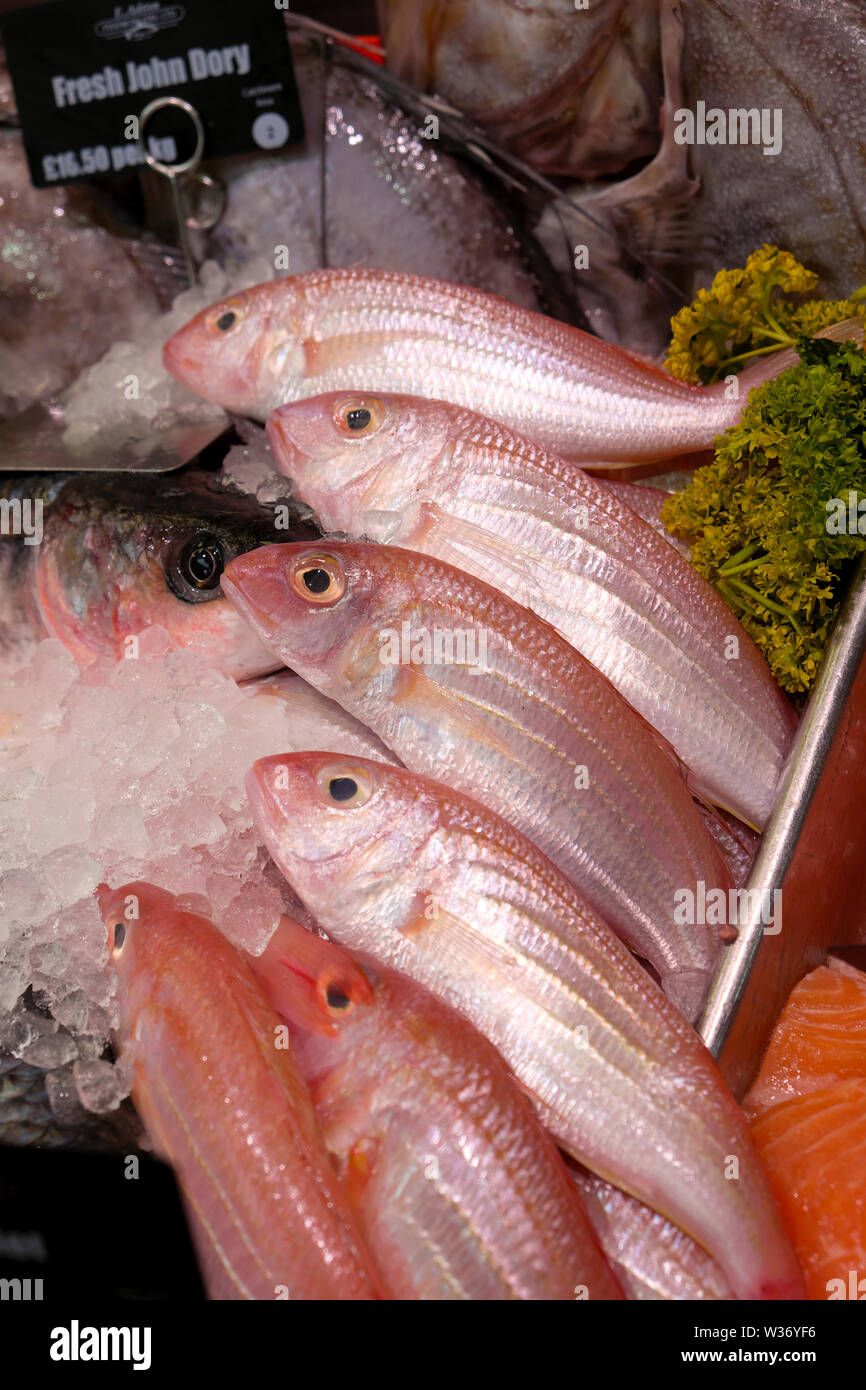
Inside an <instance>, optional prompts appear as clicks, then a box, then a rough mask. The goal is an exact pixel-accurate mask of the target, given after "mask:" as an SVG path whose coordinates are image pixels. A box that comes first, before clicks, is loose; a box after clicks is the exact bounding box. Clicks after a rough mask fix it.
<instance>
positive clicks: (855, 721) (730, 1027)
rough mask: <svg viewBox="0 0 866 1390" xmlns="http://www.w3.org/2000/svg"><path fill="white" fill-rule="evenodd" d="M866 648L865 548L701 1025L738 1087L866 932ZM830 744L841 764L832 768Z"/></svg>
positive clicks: (745, 1082) (748, 1079)
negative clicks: (798, 1000)
mask: <svg viewBox="0 0 866 1390" xmlns="http://www.w3.org/2000/svg"><path fill="white" fill-rule="evenodd" d="M864 652H866V556H864V557H863V559H861V561H860V563H859V565H858V567H857V570H856V572H855V574H854V577H853V580H852V582H851V585H850V588H849V591H848V594H847V597H846V599H845V602H844V604H843V607H842V610H841V612H840V614H839V618H838V621H837V623H836V626H835V629H834V631H833V635H832V637H831V639H830V642H829V644H828V647H827V652H826V656H825V660H824V664H823V666H822V668H821V672H820V674H819V676H818V680H817V681H816V683H815V687H814V689H813V692H812V695H811V698H810V700H809V703H808V705H807V707H806V710H805V711H804V714H803V718H802V721H801V723H800V726H799V728H798V730H797V734H796V737H795V741H794V745H793V747H792V749H791V754H790V756H789V759H788V762H787V765H786V767H785V770H784V772H783V775H782V778H781V780H780V783H779V790H778V795H777V800H776V806H775V809H774V811H773V814H772V816H771V818H770V821H769V823H768V825H767V827H766V830H765V831H764V834H763V836H762V839H761V844H760V846H759V850H758V854H757V856H756V858H755V862H754V864H753V866H752V871H751V874H750V876H749V880H748V884H747V885H746V886H747V888H748V889H750V890H757V892H755V893H754V894H753V896H752V897H751V898H750V899H749V900H748V901H749V908H748V911H747V913H746V915H745V917H744V918H743V919H742V920H741V921H740V923H739V932H738V936H737V939H736V941H735V942H733V943H732V944H731V945H730V946H729V947H726V948H725V951H724V954H723V956H722V959H721V961H720V964H719V966H718V968H717V971H716V974H715V977H714V979H713V982H712V984H711V987H710V992H709V995H708V997H707V1002H706V1005H705V1007H704V1011H703V1014H702V1017H701V1020H700V1022H699V1025H698V1028H699V1032H700V1034H701V1037H702V1038H703V1039H704V1041H705V1043H706V1044H707V1046H708V1047H709V1048H710V1050H711V1051H712V1052H713V1053H714V1054H715V1055H716V1057H717V1058H718V1059H719V1063H720V1066H721V1068H722V1071H723V1072H724V1073H725V1075H726V1077H727V1079H728V1082H729V1084H730V1085H731V1087H732V1089H733V1090H734V1092H735V1094H737V1095H739V1096H741V1095H742V1094H743V1092H744V1091H745V1090H746V1089H747V1088H748V1085H749V1084H750V1082H751V1080H752V1078H753V1076H754V1073H755V1071H756V1070H757V1067H758V1065H759V1063H760V1059H761V1056H762V1055H763V1052H764V1049H765V1047H766V1044H767V1041H768V1040H769V1034H770V1031H771V1029H772V1026H773V1023H774V1021H775V1019H776V1017H777V1016H778V1014H779V1012H780V1010H781V1008H782V1007H783V1005H784V1003H785V1000H786V999H787V996H788V993H789V992H790V990H791V989H792V988H793V986H794V985H795V984H796V983H797V981H798V980H799V979H801V978H802V976H803V975H804V974H806V973H807V971H808V970H810V969H812V968H813V966H814V965H815V964H817V963H819V960H820V959H821V958H822V956H823V954H824V952H825V950H826V949H829V948H830V947H832V946H833V945H836V946H849V945H853V944H856V943H857V941H858V940H859V939H860V937H859V932H860V930H861V928H860V927H859V926H858V916H859V912H860V911H861V910H862V909H860V908H859V905H857V904H855V903H853V902H851V897H852V895H853V894H854V892H855V888H856V882H857V880H856V879H852V878H851V861H852V849H853V850H854V852H855V854H856V847H857V845H858V843H859V845H860V847H861V862H862V863H863V864H866V759H861V758H859V757H858V756H856V755H855V754H854V752H853V751H852V755H851V757H850V759H848V760H847V761H846V753H847V748H846V740H848V739H852V750H853V749H854V742H853V735H854V734H857V735H859V734H860V733H861V732H862V733H863V734H864V739H866V717H864V716H863V714H862V712H861V707H858V710H854V709H852V706H851V695H852V690H853V688H854V685H855V681H856V680H857V677H858V672H859V673H860V676H861V677H864V673H866V663H864V660H863V658H864ZM864 681H866V677H864ZM857 725H859V726H862V727H857V728H855V727H854V726H857ZM831 750H833V751H834V757H835V764H836V767H835V769H833V770H832V772H831V769H830V768H829V767H828V760H829V759H830V755H831ZM849 762H850V765H848V764H849ZM834 774H835V775H836V776H837V777H842V776H844V778H845V785H844V796H836V797H835V799H834V786H833V785H832V776H833V775H834ZM828 778H829V781H828ZM852 778H853V779H854V783H852V781H851V779H852ZM840 786H841V783H840ZM861 791H862V800H861V799H860V793H861ZM819 801H820V802H821V805H820V815H818V814H817V813H818V810H819V807H818V802H819ZM858 806H859V807H861V808H862V810H861V815H860V816H856V809H857V807H858ZM852 808H853V809H854V811H855V818H854V819H853V820H852V816H851V815H850V814H849V813H850V812H851V811H852ZM810 812H812V814H811V815H810ZM819 841H820V847H819V844H818V842H819ZM810 851H811V852H810ZM809 859H811V860H812V861H813V862H812V863H811V864H810V863H808V862H807V861H808V860H809ZM816 868H817V869H818V870H819V872H821V873H823V875H824V878H825V880H826V886H827V888H828V889H829V891H821V892H820V893H814V892H813V893H811V896H812V898H813V899H814V901H812V902H810V901H808V899H809V897H810V884H812V885H814V882H815V869H816ZM776 889H780V890H781V903H782V922H781V930H780V931H779V932H778V933H777V934H776V933H774V932H773V929H772V927H771V928H770V931H769V932H768V931H767V928H766V927H765V924H764V920H762V916H761V901H762V896H763V895H766V894H767V893H770V894H772V893H773V891H774V890H776ZM759 895H761V896H759ZM764 901H771V899H769V900H768V899H766V898H764ZM846 907H847V909H848V910H847V911H846Z"/></svg>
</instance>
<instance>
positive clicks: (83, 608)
mask: <svg viewBox="0 0 866 1390" xmlns="http://www.w3.org/2000/svg"><path fill="white" fill-rule="evenodd" d="M0 504H2V505H3V506H4V508H5V511H4V519H5V517H6V515H7V514H8V527H7V528H6V534H4V535H3V536H0V660H2V664H3V665H4V666H14V665H22V664H23V663H24V662H26V661H27V660H28V659H29V656H30V655H31V654H32V651H33V649H34V648H35V646H36V644H37V643H38V642H39V641H41V640H42V639H43V638H45V637H49V636H52V637H58V638H59V639H60V640H61V641H62V642H63V644H64V646H66V647H67V648H68V649H69V650H70V651H71V652H72V653H73V655H74V656H75V657H76V658H77V659H78V660H79V661H82V662H87V661H89V660H92V658H93V657H94V656H97V655H103V654H108V655H112V656H115V657H122V656H123V655H124V654H125V652H126V648H125V646H124V642H125V639H128V638H129V637H131V636H135V635H136V634H137V633H139V632H141V631H142V630H143V629H145V628H147V627H150V626H152V625H155V624H158V625H160V626H162V627H164V628H165V629H166V630H167V631H168V632H169V633H170V635H171V636H172V638H173V639H174V641H175V642H176V644H177V645H179V646H195V647H197V648H199V649H200V650H202V651H204V652H206V653H208V654H209V655H210V656H212V657H213V661H214V664H215V665H217V666H218V667H219V668H220V669H221V670H222V671H223V672H224V673H225V674H226V675H231V676H234V677H236V678H237V679H245V678H247V677H250V676H255V675H260V674H263V673H264V672H266V671H272V670H274V669H275V667H276V665H277V663H276V662H275V661H274V660H273V658H272V656H271V655H270V654H269V653H268V652H267V651H266V650H265V649H264V648H263V647H262V646H261V644H260V643H259V642H257V641H256V640H255V639H254V638H253V637H252V634H251V633H250V631H249V629H248V628H247V627H246V625H245V624H243V623H241V622H239V621H238V618H237V615H236V613H235V612H234V610H233V608H232V607H231V605H230V604H228V603H227V602H226V600H225V598H224V596H223V594H222V593H221V590H220V587H219V581H220V577H221V574H222V571H223V568H224V566H225V565H226V563H227V562H228V561H229V560H230V559H231V558H232V557H233V556H235V555H237V554H238V553H239V552H240V551H241V550H244V549H247V548H249V547H251V546H256V545H261V544H264V543H266V542H268V541H273V540H274V538H275V537H276V536H277V535H279V534H280V533H279V531H278V530H277V529H276V515H277V514H276V512H275V510H274V508H273V507H271V508H267V507H264V506H260V505H259V504H257V503H256V502H255V500H254V499H251V498H242V497H235V496H232V495H230V494H228V493H225V492H220V491H219V490H218V489H217V488H215V487H214V486H213V485H212V482H211V479H210V477H209V475H208V474H206V473H204V472H203V471H199V470H189V471H187V472H185V473H183V474H182V475H173V476H172V477H171V478H166V477H161V476H146V475H142V474H135V475H123V476H120V475H111V476H106V475H102V476H99V475H93V474H82V475H73V476H72V477H70V476H69V475H60V476H57V475H53V476H49V475H43V476H41V477H39V478H38V479H35V478H34V477H33V476H32V475H27V476H22V477H20V478H13V479H9V480H8V481H6V482H4V483H3V484H2V485H0ZM37 504H38V505H39V506H40V507H41V518H42V519H41V522H40V523H39V525H40V526H41V536H39V537H38V544H34V543H31V540H32V539H36V526H37V519H38V517H39V515H40V513H39V512H37V511H36V510H35V508H36V505H37ZM16 518H18V519H19V520H18V521H17V524H18V525H19V527H21V528H25V527H26V529H24V530H20V531H19V534H17V535H10V534H9V533H8V532H9V530H11V529H12V526H13V523H16ZM290 525H291V522H290ZM294 529H295V530H296V531H297V533H298V534H299V535H305V536H311V535H313V534H315V532H314V530H313V528H312V527H310V526H305V525H303V524H302V523H300V522H298V523H296V526H295V528H294ZM26 530H30V531H31V533H32V536H31V538H28V535H27V534H26Z"/></svg>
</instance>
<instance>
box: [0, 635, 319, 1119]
mask: <svg viewBox="0 0 866 1390" xmlns="http://www.w3.org/2000/svg"><path fill="white" fill-rule="evenodd" d="M139 652H140V656H139V659H137V660H121V661H118V662H115V661H111V660H108V659H102V660H99V661H97V662H95V663H94V664H93V665H91V666H89V667H88V668H87V669H86V670H85V671H83V672H81V671H79V668H78V666H77V665H76V663H75V661H74V659H73V658H72V656H71V655H70V654H69V653H68V652H67V651H66V650H65V649H64V648H63V646H62V645H61V644H60V643H59V642H58V641H56V640H53V639H51V640H48V641H45V642H42V643H41V644H40V646H39V647H38V649H37V651H36V654H35V656H34V659H33V661H32V662H31V663H30V665H29V666H27V667H25V668H24V669H23V670H20V671H18V672H16V674H15V675H14V676H12V677H11V678H9V680H8V683H7V684H5V685H0V845H2V856H0V1051H3V1052H6V1053H7V1054H12V1055H13V1056H15V1057H17V1058H20V1059H21V1060H22V1061H24V1062H28V1063H30V1064H32V1065H34V1066H39V1067H43V1068H45V1069H46V1070H47V1071H49V1073H50V1076H49V1082H50V1084H49V1085H48V1094H49V1097H50V1098H52V1102H53V1099H54V1098H55V1097H56V1099H57V1103H58V1106H59V1107H60V1109H61V1110H62V1109H64V1108H69V1106H70V1105H71V1104H72V1102H75V1103H76V1104H80V1105H83V1106H84V1107H85V1108H86V1109H88V1110H92V1111H102V1110H108V1109H111V1108H112V1107H114V1106H116V1105H118V1104H119V1102H120V1100H121V1099H122V1098H123V1096H124V1095H125V1094H126V1093H127V1092H128V1089H129V1086H128V1081H127V1078H126V1077H124V1076H123V1075H121V1074H119V1073H118V1072H117V1069H116V1068H115V1067H114V1066H112V1065H111V1064H110V1063H109V1062H107V1061H105V1060H104V1059H103V1053H104V1051H105V1049H106V1045H107V1043H108V1041H109V1034H110V1030H111V1027H112V1026H113V1025H114V1023H115V1022H116V1019H115V1014H114V983H113V979H112V977H111V974H110V972H109V971H107V970H106V965H107V960H108V951H107V945H106V938H105V931H104V928H103V924H102V921H101V918H100V914H99V911H98V908H97V905H96V902H95V899H94V898H93V890H94V889H95V888H96V886H97V884H98V883H100V882H101V881H103V880H104V881H106V882H107V883H109V884H110V885H111V886H112V887H117V886H120V885H122V884H123V883H126V882H128V881H130V880H133V879H138V878H141V879H146V880H149V881H151V882H153V883H155V884H156V885H157V886H159V887H161V888H165V889H168V890H169V891H170V892H173V893H176V894H178V895H181V896H182V897H184V898H187V899H189V898H193V897H195V898H197V899H198V901H196V902H195V903H193V902H190V903H189V904H188V905H189V906H190V907H192V908H195V909H197V910H202V902H204V903H206V904H207V905H208V906H209V908H210V915H212V917H213V919H214V921H215V922H216V923H217V924H218V925H219V927H220V928H221V929H222V930H223V931H224V932H225V933H226V935H227V936H228V937H229V938H230V939H231V940H232V941H234V942H235V943H236V944H237V945H239V946H243V947H245V948H246V949H248V950H251V951H253V952H258V951H261V950H262V949H263V948H264V946H265V944H266V942H267V940H268V939H269V937H270V934H271V932H272V930H273V928H274V926H275V925H276V922H277V919H278V917H279V914H280V912H281V911H284V910H286V908H287V907H290V898H289V895H288V890H287V889H286V888H285V885H284V884H283V882H282V880H281V878H280V875H279V873H278V872H277V870H276V869H275V868H274V866H273V865H272V863H271V861H270V859H269V857H268V855H267V852H266V851H265V849H264V847H263V845H262V844H261V843H260V841H259V839H258V836H257V834H256V832H255V829H254V826H253V820H252V815H251V813H250V810H249V806H248V803H247V798H246V795H245V792H244V788H243V778H244V775H245V773H246V772H247V771H248V769H249V767H250V766H251V764H252V763H253V762H254V761H255V759H256V758H259V757H263V756H265V755H267V754H269V753H277V752H281V751H287V750H289V749H291V748H295V747H304V746H308V747H309V746H315V741H314V743H313V744H312V745H311V744H310V743H309V742H307V743H306V744H304V742H303V738H304V737H305V736H308V734H309V732H310V729H311V727H313V728H314V727H315V722H316V721H315V718H313V720H312V725H311V723H310V720H309V719H307V718H306V717H305V716H304V717H302V716H301V715H299V713H298V711H297V709H294V708H293V707H292V705H291V704H290V703H289V702H288V701H287V699H286V698H285V697H276V695H275V690H274V687H273V685H268V684H267V683H264V684H262V683H259V684H258V685H246V686H238V685H237V684H236V683H235V682H234V681H233V680H232V679H231V678H230V677H227V676H223V675H221V674H220V673H219V672H217V671H214V670H211V669H208V668H207V666H206V663H205V661H204V659H203V658H202V657H201V656H200V655H198V654H197V653H195V652H193V651H189V650H170V643H169V641H168V639H167V634H166V633H165V632H164V631H163V630H162V629H159V628H151V629H149V630H148V631H147V632H145V633H143V634H142V635H141V639H140V643H139ZM310 693H311V694H312V692H310ZM304 725H306V727H304ZM34 1001H35V1004H36V1007H34ZM39 1010H42V1012H40V1011H39ZM46 1011H47V1012H46ZM76 1096H77V1101H76V1100H75V1098H76Z"/></svg>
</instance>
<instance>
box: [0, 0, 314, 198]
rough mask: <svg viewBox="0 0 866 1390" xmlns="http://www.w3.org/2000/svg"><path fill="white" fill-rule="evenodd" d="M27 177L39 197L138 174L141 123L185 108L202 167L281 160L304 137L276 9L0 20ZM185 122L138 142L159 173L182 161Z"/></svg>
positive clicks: (198, 1) (220, 0)
mask: <svg viewBox="0 0 866 1390" xmlns="http://www.w3.org/2000/svg"><path fill="white" fill-rule="evenodd" d="M0 29H2V33H3V41H4V44H5V47H6V58H7V62H8V64H9V72H10V76H11V78H12V86H13V88H14V91H15V100H16V102H17V104H18V114H19V117H20V120H21V128H22V133H23V137H24V148H25V150H26V152H27V158H28V161H29V164H30V176H31V178H32V180H33V182H34V184H35V185H36V186H37V188H45V187H49V186H51V185H53V184H57V183H71V182H72V181H73V180H75V179H86V178H93V177H95V176H97V175H100V176H102V175H111V174H120V173H123V172H125V171H126V170H127V169H130V168H134V167H135V166H136V165H139V164H143V163H144V155H143V153H142V152H141V148H140V146H139V144H138V133H139V132H138V118H139V117H140V115H141V112H142V111H143V110H144V108H145V107H146V106H147V105H148V104H149V103H150V102H152V101H154V100H155V99H157V98H158V97H163V96H176V97H182V98H183V99H184V100H185V101H188V102H189V103H190V104H191V105H192V106H193V107H195V109H196V111H197V112H198V114H199V116H200V117H201V120H202V124H203V126H204V130H205V147H204V158H205V159H211V158H213V157H215V156H218V155H229V154H244V153H247V152H249V151H253V150H264V151H267V152H268V153H277V152H278V151H279V150H281V149H282V148H283V147H284V146H287V145H290V144H294V143H295V142H296V141H298V140H301V139H303V134H304V126H303V118H302V116H301V107H300V102H299V100H298V90H297V86H296V84H295V76H294V71H293V68H292V57H291V52H290V49H289V43H288V38H287V36H286V29H285V24H284V20H283V14H282V11H281V10H279V9H277V7H276V6H275V4H274V0H249V3H247V4H244V5H238V4H237V0H184V4H182V5H170V4H164V3H162V0H151V2H150V3H142V4H131V5H110V4H107V3H106V0H55V3H53V4H45V5H38V6H35V7H33V8H32V9H27V10H16V11H14V12H13V13H11V14H6V15H4V16H3V17H2V19H0ZM191 130H192V127H191V123H190V120H189V117H188V116H186V115H184V114H183V112H182V111H180V110H178V109H174V110H170V111H168V112H161V113H159V118H158V121H157V119H154V120H153V122H150V121H148V124H147V129H146V131H145V132H144V134H145V139H146V141H147V145H148V149H149V152H150V153H151V154H152V155H153V156H154V157H155V158H156V159H158V160H160V161H161V162H162V163H164V164H174V163H177V162H179V161H180V160H182V159H184V158H186V157H187V155H188V153H189V145H190V144H191V143H194V137H193V136H192V135H191Z"/></svg>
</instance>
